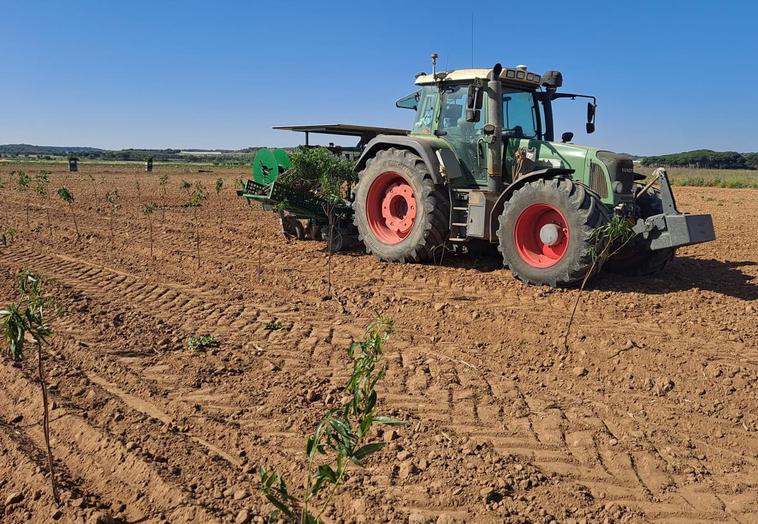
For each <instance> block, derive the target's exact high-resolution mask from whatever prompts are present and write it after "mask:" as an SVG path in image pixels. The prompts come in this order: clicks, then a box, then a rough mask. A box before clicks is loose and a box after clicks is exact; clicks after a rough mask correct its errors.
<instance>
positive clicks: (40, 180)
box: [34, 171, 53, 237]
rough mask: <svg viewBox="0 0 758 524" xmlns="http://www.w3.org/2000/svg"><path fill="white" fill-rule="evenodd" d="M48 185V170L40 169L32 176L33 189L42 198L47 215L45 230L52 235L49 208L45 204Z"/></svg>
mask: <svg viewBox="0 0 758 524" xmlns="http://www.w3.org/2000/svg"><path fill="white" fill-rule="evenodd" d="M49 185H50V172H49V171H40V172H39V174H38V175H37V176H35V177H34V191H35V192H36V193H37V194H38V195H39V196H40V198H42V202H43V205H44V207H45V214H46V215H47V230H48V232H49V233H50V236H51V237H52V236H53V222H52V220H50V208H49V207H48V206H47V198H48V186H49Z"/></svg>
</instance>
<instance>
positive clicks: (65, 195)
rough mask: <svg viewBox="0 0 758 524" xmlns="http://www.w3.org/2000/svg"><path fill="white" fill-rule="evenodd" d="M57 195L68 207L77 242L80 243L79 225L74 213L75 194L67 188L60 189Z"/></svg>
mask: <svg viewBox="0 0 758 524" xmlns="http://www.w3.org/2000/svg"><path fill="white" fill-rule="evenodd" d="M57 193H58V198H60V199H61V200H63V201H64V202H65V203H66V204H67V205H68V212H69V215H70V216H71V219H72V220H73V222H74V229H75V230H76V240H77V241H78V240H79V238H80V237H81V235H80V234H79V224H78V223H77V221H76V213H75V212H74V194H73V193H72V192H71V190H69V189H68V188H67V187H66V186H62V187H59V188H58V191H57Z"/></svg>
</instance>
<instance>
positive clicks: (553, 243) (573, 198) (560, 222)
mask: <svg viewBox="0 0 758 524" xmlns="http://www.w3.org/2000/svg"><path fill="white" fill-rule="evenodd" d="M608 219H609V217H608V211H607V210H606V207H605V205H604V204H603V203H602V202H601V200H600V197H599V196H598V195H597V194H595V193H594V192H592V191H590V190H589V189H588V188H586V187H585V186H583V185H580V184H576V183H574V182H573V181H571V180H569V179H566V178H551V179H539V180H535V181H532V182H529V183H527V184H525V185H524V186H523V187H521V188H519V189H517V190H516V191H515V192H514V193H513V195H512V196H511V198H510V199H509V200H508V201H507V202H506V203H505V207H504V209H503V212H502V214H501V215H500V227H499V228H498V231H497V236H498V239H499V246H498V250H499V251H500V253H501V254H502V256H503V262H504V263H505V265H507V266H509V267H510V269H511V273H512V274H513V276H515V277H516V278H518V279H520V280H522V281H523V282H525V283H527V284H546V285H549V286H552V287H568V286H575V285H578V284H580V283H581V282H582V281H583V280H584V278H585V276H586V275H587V273H588V272H589V271H592V272H593V274H594V273H597V272H598V271H599V270H600V268H599V267H597V264H595V265H594V266H593V257H592V253H593V248H594V245H593V244H594V242H593V240H592V232H593V230H595V229H596V228H598V227H601V226H603V225H604V224H606V223H607V222H608ZM590 276H591V275H590Z"/></svg>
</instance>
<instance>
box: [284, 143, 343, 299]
mask: <svg viewBox="0 0 758 524" xmlns="http://www.w3.org/2000/svg"><path fill="white" fill-rule="evenodd" d="M291 161H292V167H291V168H290V169H289V170H287V172H285V173H283V174H282V176H281V177H280V181H281V183H283V184H285V185H288V186H291V187H293V188H296V189H301V190H309V191H315V192H317V193H318V196H319V197H320V198H321V199H323V200H324V202H325V203H324V213H325V214H326V216H327V219H328V221H329V222H328V229H327V231H328V238H327V239H326V241H327V242H326V252H327V254H326V268H327V269H326V276H327V291H326V297H327V298H331V297H332V253H333V252H334V251H335V249H337V248H336V246H335V244H336V242H335V240H334V239H335V236H336V235H335V227H336V225H337V216H336V215H335V210H336V209H337V206H338V205H339V204H340V203H341V202H344V197H345V196H346V195H345V189H344V188H345V187H348V186H349V185H350V184H351V183H353V182H356V181H357V175H356V173H355V162H352V161H350V160H347V159H345V158H340V157H339V156H337V155H334V154H332V153H331V152H330V151H329V150H328V149H326V148H323V147H316V148H307V149H300V150H298V151H297V152H295V153H293V154H292V158H291Z"/></svg>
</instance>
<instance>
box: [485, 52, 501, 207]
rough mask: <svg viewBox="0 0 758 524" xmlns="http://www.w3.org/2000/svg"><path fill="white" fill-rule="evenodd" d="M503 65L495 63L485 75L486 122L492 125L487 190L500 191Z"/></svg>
mask: <svg viewBox="0 0 758 524" xmlns="http://www.w3.org/2000/svg"><path fill="white" fill-rule="evenodd" d="M502 70H503V66H501V65H500V64H495V67H493V68H492V71H490V72H489V74H488V75H487V90H486V93H487V97H488V98H489V103H488V104H487V122H488V123H489V124H492V126H494V128H495V129H494V132H493V133H492V135H491V136H490V137H489V140H488V149H489V154H488V155H487V175H488V176H487V190H488V191H492V192H494V193H498V194H499V193H500V192H501V191H502V190H503V86H502V84H500V73H501V72H502Z"/></svg>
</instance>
